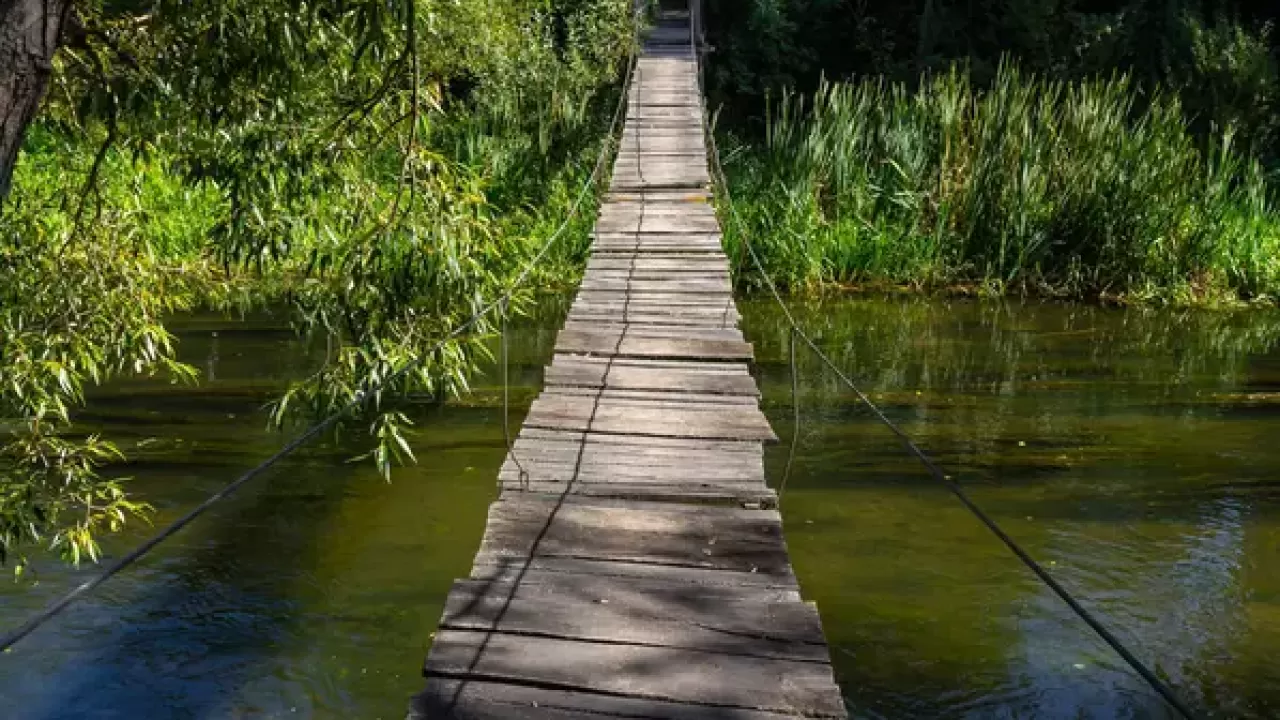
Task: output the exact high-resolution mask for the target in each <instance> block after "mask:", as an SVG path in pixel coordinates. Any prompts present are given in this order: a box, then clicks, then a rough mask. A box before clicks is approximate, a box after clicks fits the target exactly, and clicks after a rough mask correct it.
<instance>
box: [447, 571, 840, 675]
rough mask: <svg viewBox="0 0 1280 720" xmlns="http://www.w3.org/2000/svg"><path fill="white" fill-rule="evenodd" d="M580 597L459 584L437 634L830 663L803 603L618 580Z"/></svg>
mask: <svg viewBox="0 0 1280 720" xmlns="http://www.w3.org/2000/svg"><path fill="white" fill-rule="evenodd" d="M583 589H584V590H586V592H575V593H556V592H548V591H547V590H546V588H540V587H536V586H535V587H525V586H523V585H521V584H519V583H502V584H494V583H486V582H481V581H476V580H460V581H458V582H457V583H455V584H454V587H453V591H452V592H451V593H449V598H448V600H447V601H446V603H445V610H444V616H443V618H442V619H441V621H440V627H442V628H446V629H450V630H486V631H493V632H500V633H508V634H510V633H534V634H537V635H541V636H544V637H555V638H559V639H563V640H587V641H598V642H611V643H632V644H637V645H651V646H655V647H669V648H681V649H685V650H698V651H700V652H706V653H717V654H718V653H731V654H734V655H743V656H749V657H765V658H780V659H786V660H798V661H802V662H811V663H819V664H826V663H828V662H829V657H828V655H827V648H826V644H825V643H824V642H823V639H822V624H821V622H820V621H819V620H818V613H817V611H816V610H815V609H814V607H813V606H812V605H809V604H806V603H796V602H759V601H754V600H737V601H728V602H725V601H723V600H718V601H709V600H707V599H705V598H672V597H671V596H669V595H668V596H654V595H648V594H645V593H640V592H636V591H635V590H634V589H633V588H632V587H630V586H629V585H628V584H627V583H626V582H625V581H618V580H616V579H612V580H602V581H600V582H599V583H597V584H595V585H594V586H592V587H590V588H583Z"/></svg>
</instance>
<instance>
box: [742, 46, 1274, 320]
mask: <svg viewBox="0 0 1280 720" xmlns="http://www.w3.org/2000/svg"><path fill="white" fill-rule="evenodd" d="M1205 147H1206V146H1205V144H1204V143H1202V142H1200V141H1198V140H1197V139H1196V138H1195V137H1194V136H1193V134H1192V133H1191V132H1190V131H1189V130H1188V128H1187V123H1186V120H1185V119H1184V114H1183V112H1182V109H1181V107H1180V106H1179V103H1178V101H1177V100H1176V99H1174V98H1172V97H1162V96H1157V97H1149V98H1144V97H1140V95H1139V94H1138V93H1137V92H1136V91H1135V90H1134V88H1133V86H1132V84H1131V83H1130V81H1129V80H1128V79H1126V78H1124V77H1116V78H1113V79H1110V80H1095V81H1088V82H1067V81H1054V80H1045V79H1042V78H1039V77H1036V76H1033V75H1026V74H1023V73H1021V72H1019V71H1018V70H1017V69H1016V68H1014V67H1011V66H1008V65H1005V66H1002V67H1001V68H1000V70H999V71H998V73H997V77H996V79H995V82H993V83H992V84H991V86H990V88H989V89H987V90H985V91H979V90H977V89H976V88H975V87H974V85H973V84H972V83H971V82H970V80H969V78H968V77H967V75H966V74H965V73H964V72H962V71H960V70H956V69H953V70H952V71H951V72H949V73H947V74H945V75H941V76H937V77H933V78H926V79H925V80H924V81H923V82H921V83H920V85H919V87H918V88H917V89H914V90H911V89H908V88H907V87H906V86H904V85H901V84H892V83H886V82H884V81H883V80H877V79H865V80H861V81H858V82H853V83H830V82H824V83H823V84H822V85H821V87H820V88H819V90H818V91H817V92H816V94H814V95H813V96H812V98H805V97H801V96H796V95H788V96H786V97H784V98H783V99H782V100H781V101H780V102H777V103H775V104H773V106H772V107H771V108H770V111H769V122H768V126H767V131H766V140H765V143H764V146H763V148H762V149H761V150H760V151H758V152H754V153H744V154H743V155H741V157H740V159H739V160H738V161H735V162H732V163H730V171H731V173H732V182H733V184H734V185H735V190H736V193H737V194H736V200H737V203H738V209H739V210H740V211H741V212H740V214H741V216H742V217H743V218H744V219H745V223H746V225H747V228H746V231H748V232H750V233H751V234H752V239H753V241H754V242H756V243H759V246H760V248H761V250H762V251H763V256H764V260H765V263H766V265H767V269H768V272H770V274H771V275H772V276H773V277H774V278H775V279H777V280H779V281H780V282H781V283H782V284H785V285H787V286H789V287H792V288H798V287H804V286H814V285H820V284H833V283H834V284H865V283H892V284H909V285H914V286H918V287H923V288H928V287H944V286H975V285H976V286H979V287H981V288H983V289H985V290H988V291H991V292H1009V291H1022V292H1033V293H1037V294H1045V295H1055V296H1068V297H1080V298H1098V297H1103V298H1120V299H1125V300H1138V299H1142V300H1166V301H1175V302H1190V301H1209V300H1213V301H1221V300H1236V299H1239V300H1249V301H1264V300H1265V301H1274V300H1275V299H1276V298H1277V297H1280V213H1278V212H1277V210H1276V208H1275V206H1274V204H1273V199H1272V197H1271V194H1270V189H1269V187H1268V185H1267V180H1266V176H1265V173H1264V171H1263V170H1262V168H1261V166H1260V165H1259V164H1258V163H1257V162H1255V161H1253V160H1251V159H1249V158H1246V157H1244V156H1243V155H1242V154H1240V153H1237V152H1235V151H1234V150H1233V147H1232V132H1231V131H1230V130H1228V131H1226V132H1224V133H1221V134H1219V135H1218V136H1217V137H1216V138H1213V139H1212V140H1211V141H1210V142H1209V143H1208V146H1207V147H1208V149H1207V150H1206V149H1204V148H1205ZM734 232H735V234H736V232H737V230H735V231H734ZM730 242H731V243H738V242H740V238H737V237H731V238H730ZM744 280H745V282H746V283H747V284H752V283H758V282H759V278H758V277H752V276H751V275H747V276H745V277H744Z"/></svg>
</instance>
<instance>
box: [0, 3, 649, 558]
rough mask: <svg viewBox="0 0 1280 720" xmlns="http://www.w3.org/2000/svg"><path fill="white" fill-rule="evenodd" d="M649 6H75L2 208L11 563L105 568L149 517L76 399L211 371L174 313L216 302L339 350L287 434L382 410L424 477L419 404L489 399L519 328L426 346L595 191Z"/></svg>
mask: <svg viewBox="0 0 1280 720" xmlns="http://www.w3.org/2000/svg"><path fill="white" fill-rule="evenodd" d="M630 5H631V4H630V3H629V2H626V0H609V1H608V2H582V1H579V0H550V1H547V0H518V1H517V2H510V1H507V0H504V1H502V2H499V1H498V0H397V1H396V2H391V3H386V2H368V1H367V0H329V1H326V2H319V3H311V4H297V3H288V2H275V1H269V2H244V1H241V0H236V1H233V2H226V1H225V0H216V1H215V0H196V1H195V2H189V1H188V0H182V1H181V2H179V1H178V0H161V2H159V3H154V2H147V3H136V2H114V1H112V2H106V1H100V2H86V3H81V4H78V18H77V21H76V22H75V23H74V25H75V29H74V30H73V31H72V32H69V33H68V35H69V38H68V41H67V44H66V46H65V47H64V48H63V49H62V51H61V52H60V53H59V55H58V56H57V59H56V63H55V69H54V70H55V73H54V79H53V84H52V86H51V90H50V94H49V97H48V99H47V102H46V105H45V109H44V113H43V115H42V117H41V118H40V120H39V122H38V124H37V126H35V129H34V130H33V132H32V133H30V134H29V136H28V138H27V144H26V148H25V153H24V156H23V159H22V162H21V163H20V166H19V169H18V172H17V174H16V175H15V186H14V187H15V189H14V192H13V194H12V196H11V197H10V198H9V199H8V200H7V201H6V203H5V205H4V206H3V216H0V233H2V234H0V284H2V287H0V300H2V302H0V333H2V334H0V385H3V389H2V390H0V435H2V436H3V437H0V441H2V442H3V448H4V449H3V451H0V493H2V495H0V554H3V555H11V554H13V553H16V552H20V551H21V549H22V548H24V547H25V546H28V545H32V544H44V545H45V546H48V547H53V548H55V549H59V550H62V551H64V554H65V555H66V556H67V557H68V558H69V559H71V560H79V559H80V558H82V557H95V554H96V539H95V538H96V537H97V532H98V531H100V530H101V529H103V528H106V529H115V528H118V527H119V526H120V524H121V523H123V522H124V521H125V519H126V518H128V517H130V516H131V515H137V514H141V513H145V505H143V504H141V503H139V502H137V501H134V500H131V499H130V498H129V497H128V496H127V495H126V494H125V492H124V484H123V482H122V480H121V479H119V478H114V477H110V473H109V472H107V471H105V470H104V469H103V466H104V465H106V464H109V463H110V462H111V461H112V460H113V459H114V458H116V457H117V453H116V451H115V450H114V448H113V447H112V446H111V445H110V444H109V443H108V442H107V441H106V440H104V439H97V438H88V439H86V438H83V437H77V436H76V433H75V428H74V425H73V422H72V421H73V420H74V408H75V407H76V406H77V405H79V404H81V403H82V402H83V399H84V388H85V387H86V386H87V385H91V384H95V383H99V382H103V381H105V380H107V379H109V378H110V377H112V376H115V375H118V374H122V373H164V374H168V375H170V376H172V377H173V378H175V380H184V381H185V380H188V379H191V378H193V377H194V371H193V370H192V369H191V368H188V367H186V366H184V365H181V364H180V363H178V362H176V360H175V355H174V347H173V342H172V339H171V338H170V337H169V335H168V334H167V332H166V331H165V329H164V322H165V318H166V317H167V316H168V315H169V314H171V313H174V312H179V311H182V310H185V309H189V308H192V307H195V306H199V305H203V306H214V307H223V308H228V309H230V308H233V307H238V306H244V305H258V306H271V307H275V308H284V309H286V310H287V311H288V312H290V313H291V316H292V317H293V319H294V321H295V324H296V327H297V329H298V332H299V333H301V334H304V335H323V336H327V339H328V343H329V347H330V354H329V357H328V362H327V363H326V364H325V365H324V366H323V367H322V368H321V369H320V370H319V371H318V372H317V373H316V374H315V375H313V376H312V377H309V378H306V379H304V380H303V381H301V382H298V383H296V384H295V385H293V386H292V387H291V388H289V389H288V391H287V393H286V394H285V395H284V396H283V397H282V398H281V399H280V401H279V402H278V403H277V404H276V405H275V407H274V412H273V420H274V422H275V423H276V424H277V425H279V426H281V427H286V426H292V425H296V424H299V423H305V422H309V421H311V420H313V419H316V418H317V417H319V416H322V415H326V414H328V413H330V412H331V411H333V410H335V409H338V408H341V407H344V406H345V405H347V404H348V403H349V402H351V401H352V400H355V399H357V398H366V397H367V398H368V399H369V403H368V405H367V406H366V409H365V410H364V411H363V412H361V413H359V414H356V415H354V416H352V417H351V418H349V420H348V422H346V423H345V425H346V426H347V427H354V428H356V429H358V430H360V431H362V432H365V433H367V435H368V438H369V442H370V444H371V446H372V447H373V450H371V452H370V453H369V455H368V457H370V458H372V459H373V460H375V461H376V462H377V463H378V465H379V467H380V468H381V469H382V470H383V471H384V472H389V470H390V467H391V465H392V461H393V460H395V459H403V460H411V459H412V454H411V453H410V452H409V451H408V447H409V446H408V444H407V439H406V436H407V433H408V423H407V420H406V419H405V416H404V415H403V414H402V413H401V412H400V411H399V409H398V408H399V406H398V402H399V400H400V399H401V398H404V397H406V396H409V395H420V394H426V395H430V396H434V397H444V396H446V395H448V394H449V393H454V392H460V391H462V390H465V389H466V387H467V375H468V372H469V371H470V369H471V367H472V365H473V361H474V360H475V358H476V357H477V354H478V353H483V352H484V342H485V340H486V338H487V337H488V336H489V335H491V334H492V333H493V332H494V330H495V328H496V325H497V320H498V318H497V317H496V316H495V315H493V314H492V313H491V314H489V315H487V316H484V317H482V318H480V319H479V320H478V321H477V322H475V323H474V324H473V325H471V326H470V327H469V328H468V330H467V332H465V333H463V334H461V335H460V336H459V337H458V338H457V339H456V340H455V341H453V342H450V343H448V344H446V345H444V346H443V347H442V348H440V349H439V350H438V351H436V352H434V353H432V354H431V355H430V356H425V354H426V351H427V350H429V349H430V348H433V347H435V345H436V344H437V342H438V341H439V340H441V339H442V338H444V337H445V336H446V334H447V333H448V332H449V331H450V330H451V329H452V328H454V327H456V326H457V325H458V324H460V323H461V322H463V321H464V320H465V319H466V318H469V317H470V316H471V315H472V314H473V313H475V312H477V311H478V310H479V309H481V308H482V307H485V306H486V304H487V302H488V301H490V300H492V299H493V298H495V297H496V296H498V295H499V294H501V293H502V292H503V291H504V290H505V289H506V288H507V287H508V285H509V283H510V280H511V279H512V277H513V276H514V275H515V274H516V273H517V272H518V271H519V270H520V269H521V268H522V267H523V266H524V264H525V263H526V261H527V260H528V259H529V258H530V257H531V256H532V254H533V252H535V251H536V249H537V248H538V247H539V246H540V245H541V243H542V241H543V240H545V239H546V238H547V236H548V234H549V233H550V232H551V231H552V230H553V229H554V227H556V225H557V224H558V221H559V220H560V219H562V218H563V216H564V214H565V211H566V210H567V206H568V204H569V201H570V200H571V199H572V197H573V196H574V193H573V192H571V190H570V188H571V187H574V186H577V185H580V184H581V182H582V181H583V180H585V179H586V177H587V174H588V173H589V172H590V170H591V166H592V163H593V161H594V159H595V156H596V153H597V151H598V150H599V149H600V148H601V143H602V135H603V130H604V128H605V125H606V124H607V117H608V115H609V110H610V109H611V108H612V105H611V103H612V102H613V100H615V99H616V97H617V94H616V92H614V88H615V87H616V85H617V80H618V78H619V77H620V71H621V67H622V61H623V59H624V58H625V57H626V53H627V50H628V48H629V44H630V42H631V39H630V38H631V17H630ZM585 237H586V234H585V226H584V225H583V224H582V223H581V222H577V223H575V224H574V225H573V233H572V234H571V235H570V237H568V238H566V242H565V243H563V245H562V246H561V247H560V248H559V251H558V252H557V253H556V254H554V255H553V256H552V258H551V261H552V265H551V266H550V267H549V268H547V269H546V270H543V271H542V274H541V275H539V276H538V278H537V279H540V280H545V279H547V278H550V277H557V278H560V279H562V278H563V277H565V276H566V275H571V273H568V272H566V270H567V269H568V268H571V267H572V266H573V263H574V262H575V261H577V260H579V259H580V258H581V255H582V246H583V244H584V242H585V240H584V239H585ZM527 293H528V291H527V289H526V290H522V291H521V292H520V293H518V294H517V296H516V297H515V300H514V303H513V308H512V310H513V311H519V310H520V308H521V307H523V304H524V302H525V301H526V299H527V296H528V295H527ZM410 360H422V362H421V363H420V364H419V365H416V366H415V367H414V369H413V371H412V372H409V373H405V374H403V375H402V376H395V377H394V381H393V382H388V381H389V380H391V379H392V378H393V372H394V370H395V369H397V368H400V367H403V366H404V365H405V364H406V363H408V362H409V361H410ZM375 387H376V388H379V389H378V390H377V391H373V389H374V388H375Z"/></svg>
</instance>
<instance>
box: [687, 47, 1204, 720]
mask: <svg viewBox="0 0 1280 720" xmlns="http://www.w3.org/2000/svg"><path fill="white" fill-rule="evenodd" d="M699 61H701V58H699ZM701 81H702V78H701V73H699V83H700V85H701ZM700 89H702V90H703V91H704V92H705V88H700ZM703 131H704V132H705V133H706V135H707V141H708V143H709V148H710V152H709V156H710V159H711V169H712V179H713V180H714V181H715V183H716V185H718V186H719V188H720V191H721V192H722V193H723V197H724V203H723V204H724V205H725V206H727V207H728V208H729V213H728V214H729V216H730V219H731V220H732V221H733V224H734V225H735V226H736V227H737V229H738V234H739V236H740V240H739V241H740V242H742V243H743V245H744V246H745V247H746V249H747V252H748V254H749V255H750V256H751V261H752V264H753V265H755V268H756V270H757V271H758V272H759V273H760V277H761V278H762V279H763V280H764V283H765V287H767V288H768V290H769V294H770V295H772V296H773V300H774V302H775V303H777V305H778V307H779V309H781V310H782V314H783V315H784V316H785V317H786V319H787V323H788V324H789V325H790V326H791V331H792V333H793V335H792V353H793V354H792V363H793V364H794V362H795V359H794V352H795V351H794V348H795V338H797V337H798V338H800V339H801V340H802V341H803V342H804V344H805V345H807V346H809V349H810V350H812V351H813V353H814V354H815V355H817V356H818V358H819V359H820V360H822V362H823V364H824V365H826V366H827V368H829V369H830V370H831V371H832V372H834V373H835V374H836V376H837V377H839V378H840V380H841V381H842V382H843V383H844V384H845V385H846V386H848V388H849V389H850V390H852V391H853V393H854V395H856V396H857V398H858V400H859V401H860V402H861V403H862V404H863V405H865V406H866V407H867V408H868V409H870V410H871V412H872V414H873V415H875V417H876V419H877V420H879V421H880V422H881V423H882V424H883V425H884V426H885V427H887V428H889V430H890V431H891V432H893V434H894V435H895V436H897V438H898V440H899V441H900V442H901V443H902V445H903V447H905V448H906V449H907V451H908V452H910V453H911V454H912V455H913V456H915V458H916V459H917V460H919V461H920V463H921V464H922V465H923V466H924V467H925V469H926V470H927V471H928V472H929V474H930V475H931V476H933V479H934V480H936V481H938V482H939V483H941V484H942V485H943V486H945V487H946V488H947V489H948V490H950V491H951V493H952V494H953V495H955V496H956V498H957V499H958V500H959V501H960V502H961V504H963V505H964V506H965V508H967V509H968V510H969V512H971V513H972V514H973V515H974V517H976V518H977V519H978V520H979V521H980V522H981V523H982V524H983V525H985V526H986V527H987V529H988V530H990V531H991V533H992V534H993V535H995V536H996V537H997V538H999V540H1000V542H1002V543H1004V545H1005V547H1007V548H1008V549H1009V550H1010V551H1011V552H1012V553H1013V554H1014V555H1015V556H1017V558H1018V559H1019V560H1021V561H1022V563H1023V564H1024V565H1026V566H1027V568H1028V569H1030V570H1031V572H1032V573H1034V574H1035V575H1036V577H1038V578H1039V579H1040V580H1041V582H1043V583H1044V584H1045V585H1047V586H1048V587H1049V589H1050V590H1052V591H1053V592H1054V594H1056V595H1057V596H1058V597H1059V598H1060V599H1061V600H1062V601H1063V602H1064V603H1066V604H1067V606H1068V607H1070V608H1071V610H1072V611H1073V612H1075V614H1076V615H1077V616H1078V617H1079V618H1080V619H1081V620H1083V621H1084V622H1085V624H1086V625H1088V626H1089V627H1090V629H1092V630H1093V631H1094V632H1095V633H1097V635H1098V637H1100V638H1102V640H1103V641H1104V642H1106V644H1107V645H1109V646H1110V647H1111V649H1112V650H1114V651H1115V652H1116V654H1117V655H1119V656H1120V657H1121V658H1123V659H1124V661H1125V662H1126V663H1128V665H1129V667H1131V668H1132V669H1133V671H1134V672H1136V673H1137V674H1138V675H1139V676H1141V677H1142V679H1143V680H1145V681H1146V682H1147V684H1148V685H1150V686H1151V688H1152V689H1153V690H1155V691H1156V693H1157V694H1158V695H1159V696H1160V697H1161V698H1162V699H1163V700H1164V701H1165V702H1166V703H1168V704H1169V706H1170V707H1172V708H1173V709H1174V710H1175V711H1177V713H1178V714H1179V715H1181V716H1182V717H1184V718H1187V720H1192V718H1195V717H1196V715H1195V714H1194V713H1193V712H1192V711H1191V709H1190V708H1189V707H1188V706H1187V705H1186V704H1185V703H1184V702H1183V701H1182V700H1181V699H1180V698H1179V697H1178V696H1177V695H1176V694H1175V693H1174V692H1173V690H1172V689H1171V688H1170V687H1169V686H1168V684H1166V683H1165V682H1164V681H1163V680H1161V679H1160V677H1159V676H1157V675H1156V674H1155V673H1154V672H1153V671H1152V670H1151V669H1150V668H1148V667H1147V666H1146V665H1145V664H1144V663H1143V662H1142V661H1141V660H1139V659H1138V658H1137V656H1135V655H1134V654H1133V652H1131V651H1130V650H1129V649H1128V648H1127V647H1126V646H1125V645H1124V643H1123V642H1121V641H1120V639H1119V638H1117V637H1116V636H1115V635H1114V634H1113V633H1112V632H1111V631H1110V630H1108V629H1107V627H1106V626H1105V625H1103V624H1102V622H1101V621H1100V620H1098V619H1097V618H1096V617H1095V616H1094V615H1093V613H1091V612H1089V610H1088V609H1086V608H1085V607H1084V606H1083V605H1081V604H1080V602H1079V601H1078V600H1076V598H1075V597H1074V596H1073V595H1072V594H1071V593H1070V592H1069V591H1068V590H1067V589H1066V587H1064V586H1063V585H1062V584H1061V583H1059V582H1058V581H1057V580H1056V579H1054V577H1053V576H1052V575H1050V574H1049V572H1048V571H1047V570H1045V569H1044V567H1043V566H1041V565H1040V563H1038V562H1036V560H1035V559H1034V558H1032V557H1031V555H1030V554H1029V553H1027V551H1026V550H1024V549H1023V548H1022V546H1020V545H1019V544H1018V543H1017V541H1015V540H1014V539H1013V538H1012V537H1010V536H1009V534H1008V533H1006V532H1005V531H1004V530H1003V529H1002V528H1001V527H1000V525H999V524H997V523H996V521H995V520H994V519H993V518H992V517H991V516H990V515H988V514H987V513H986V512H985V511H983V510H982V508H980V507H978V505H977V504H976V503H975V502H974V501H973V500H972V499H971V498H970V497H969V494H968V493H966V492H965V491H964V488H962V487H961V486H960V485H959V483H957V482H956V481H954V480H952V479H951V476H950V475H947V474H945V473H944V472H942V470H941V469H940V468H939V467H938V465H937V463H935V462H934V461H933V459H932V458H931V457H930V456H929V455H928V454H927V453H925V452H924V451H923V450H922V449H920V447H919V446H918V445H916V443H915V441H913V440H912V439H911V436H910V435H908V434H907V433H906V432H905V431H904V430H903V429H902V428H900V427H899V426H898V425H897V424H895V423H894V422H893V421H892V420H890V419H889V417H888V416H887V415H886V414H885V413H884V411H883V410H881V409H880V407H879V406H878V405H876V404H875V402H873V401H872V400H871V398H870V397H868V396H867V395H866V393H864V392H863V391H862V390H861V389H860V388H859V387H858V386H857V384H856V383H854V382H853V380H852V379H851V378H850V377H849V376H848V375H847V374H845V372H844V371H843V370H842V369H841V368H840V367H838V366H837V365H836V364H835V362H833V361H832V360H831V358H830V357H828V356H827V354H826V353H825V352H824V351H823V350H822V349H821V348H820V347H819V346H818V344H817V343H815V342H814V341H813V339H812V338H811V337H809V335H808V334H807V333H806V332H805V331H804V329H803V328H802V327H801V326H800V324H799V323H798V322H796V319H795V316H794V315H793V314H792V313H791V309H790V308H789V307H788V306H787V304H786V302H785V301H784V300H783V299H782V294H781V293H780V292H779V291H778V287H777V285H776V284H774V282H773V279H772V278H771V277H770V276H769V273H768V271H767V270H766V269H765V267H764V263H763V262H762V261H761V259H760V256H759V254H758V253H757V252H756V249H755V245H754V244H753V243H752V242H751V238H750V233H749V232H748V230H747V227H746V223H744V222H743V220H742V218H741V217H740V216H739V214H738V209H737V206H736V205H734V203H733V197H732V196H731V195H730V191H729V182H728V180H727V179H726V177H725V173H724V167H723V166H722V165H721V162H720V149H719V147H718V146H717V144H716V139H715V135H714V134H713V133H712V132H711V130H710V128H709V127H708V125H707V119H706V113H705V111H704V113H703ZM792 372H793V373H794V372H795V368H794V367H793V368H792Z"/></svg>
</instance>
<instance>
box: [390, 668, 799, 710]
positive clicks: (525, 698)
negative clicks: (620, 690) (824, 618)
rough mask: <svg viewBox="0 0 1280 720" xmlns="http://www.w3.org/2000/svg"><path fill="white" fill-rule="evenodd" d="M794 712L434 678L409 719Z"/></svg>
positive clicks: (472, 680) (429, 681)
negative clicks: (766, 710)
mask: <svg viewBox="0 0 1280 720" xmlns="http://www.w3.org/2000/svg"><path fill="white" fill-rule="evenodd" d="M793 717H795V716H794V715H779V714H777V713H768V712H759V711H756V710H745V709H742V708H726V707H719V706H714V705H696V704H687V703H668V702H662V701H658V700H653V699H637V698H628V697H619V696H616V695H602V694H599V693H593V692H571V691H566V690H559V689H548V688H536V687H530V686H527V685H512V684H507V683H498V682H493V683H490V682H484V681H481V680H474V679H468V680H465V681H464V680H450V679H446V678H431V679H429V680H428V681H427V689H426V690H424V691H423V692H422V693H421V694H420V695H418V696H416V697H415V698H414V699H413V707H412V708H411V709H410V711H409V718H408V720H534V719H536V720H607V719H608V718H663V719H669V720H783V719H784V718H793Z"/></svg>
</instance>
